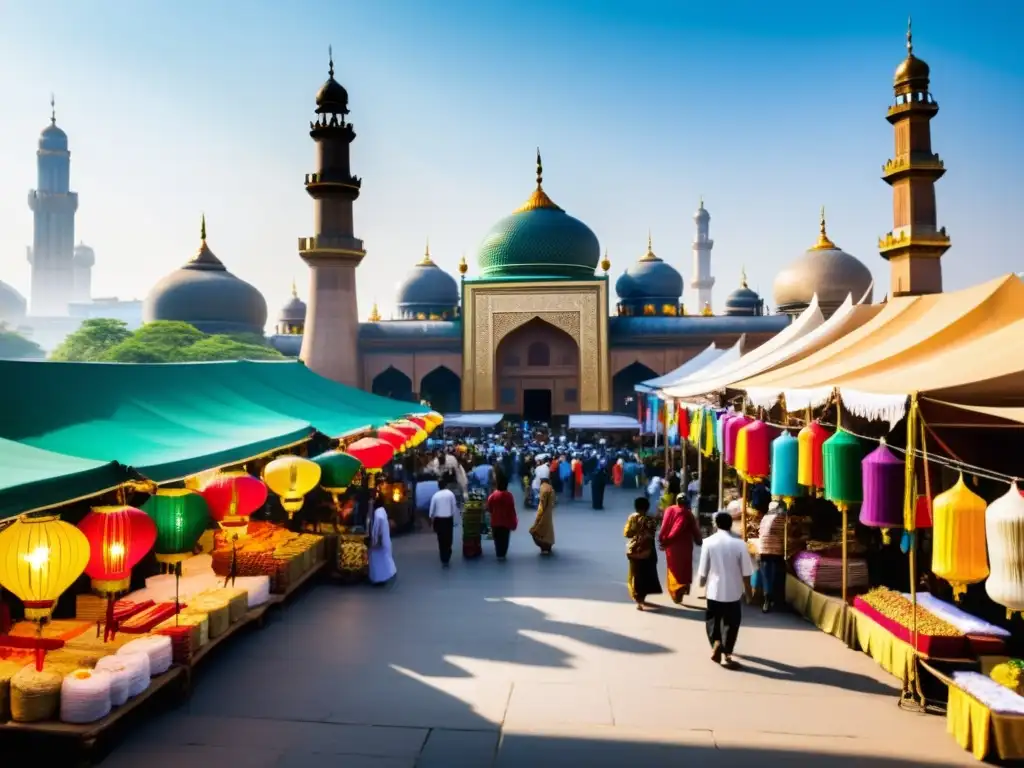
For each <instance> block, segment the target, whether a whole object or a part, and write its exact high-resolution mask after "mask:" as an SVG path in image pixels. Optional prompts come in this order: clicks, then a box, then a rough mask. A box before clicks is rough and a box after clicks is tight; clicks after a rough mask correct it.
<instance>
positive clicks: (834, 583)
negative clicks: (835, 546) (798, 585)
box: [793, 552, 868, 592]
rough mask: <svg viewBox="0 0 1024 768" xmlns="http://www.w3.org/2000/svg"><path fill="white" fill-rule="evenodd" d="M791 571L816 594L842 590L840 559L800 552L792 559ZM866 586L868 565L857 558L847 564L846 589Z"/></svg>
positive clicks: (841, 564) (841, 565) (865, 561)
mask: <svg viewBox="0 0 1024 768" xmlns="http://www.w3.org/2000/svg"><path fill="white" fill-rule="evenodd" d="M793 571H794V573H796V577H797V578H798V579H800V581H802V582H803V583H804V584H806V585H807V586H809V587H810V588H811V589H813V590H815V591H817V592H829V591H838V590H841V589H842V588H843V559H842V557H827V556H825V555H823V554H821V553H820V552H800V553H799V554H798V555H797V556H796V557H794V558H793ZM867 586H868V563H867V560H864V559H863V558H859V557H851V558H849V559H848V562H847V577H846V588H847V589H864V588H865V587H867Z"/></svg>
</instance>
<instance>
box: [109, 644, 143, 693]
mask: <svg viewBox="0 0 1024 768" xmlns="http://www.w3.org/2000/svg"><path fill="white" fill-rule="evenodd" d="M108 659H116V660H117V661H120V662H121V663H123V664H124V665H125V666H127V667H128V676H129V680H130V683H129V685H128V698H132V697H133V696H138V695H139V694H140V693H142V692H143V691H144V690H146V689H147V688H149V656H147V655H146V654H145V653H122V652H121V651H118V653H117V656H104V657H103V658H102V659H100V660H99V661H98V662H96V669H104V668H105V667H106V665H107V664H109V663H110V662H109V661H107V660H108Z"/></svg>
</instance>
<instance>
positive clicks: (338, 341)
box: [299, 53, 366, 386]
mask: <svg viewBox="0 0 1024 768" xmlns="http://www.w3.org/2000/svg"><path fill="white" fill-rule="evenodd" d="M346 115H348V92H347V91H346V90H345V89H344V88H343V87H342V86H341V84H340V83H338V82H337V81H336V80H335V79H334V56H333V53H332V54H331V55H330V63H329V68H328V76H327V82H325V83H324V84H323V85H322V86H321V87H320V90H319V91H318V92H317V95H316V116H317V117H316V120H314V121H313V122H311V123H310V124H309V135H310V136H311V137H312V138H313V141H314V142H316V160H317V170H316V172H315V173H309V174H306V192H307V193H309V196H310V197H312V198H313V201H314V202H313V226H314V230H315V232H316V234H314V235H313V236H312V237H301V238H299V255H300V256H301V257H302V259H303V261H305V262H306V264H308V265H309V274H310V280H309V306H308V308H307V310H306V329H305V333H304V334H303V336H302V352H301V354H300V357H301V358H302V360H303V361H304V362H305V363H306V365H308V366H309V368H310V369H311V370H313V371H316V372H317V373H319V374H320V375H321V376H326V377H327V378H329V379H334V380H335V381H338V382H341V383H342V384H348V385H350V386H358V385H359V311H358V307H357V305H356V267H358V266H359V264H360V262H361V261H362V260H363V257H364V256H365V255H366V252H365V251H364V250H363V241H362V240H359V239H358V238H356V236H355V235H354V234H353V223H352V204H353V203H354V202H355V200H356V198H358V197H359V189H360V187H361V185H362V179H359V178H358V177H356V176H353V175H352V171H351V168H350V165H349V150H350V145H351V144H352V141H353V140H354V139H355V137H356V132H355V131H354V130H353V129H352V124H351V123H349V122H348V121H347V120H346Z"/></svg>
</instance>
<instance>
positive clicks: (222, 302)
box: [142, 219, 267, 335]
mask: <svg viewBox="0 0 1024 768" xmlns="http://www.w3.org/2000/svg"><path fill="white" fill-rule="evenodd" d="M142 319H143V322H146V323H148V322H152V321H154V320H180V321H183V322H186V323H188V324H190V325H193V326H195V327H196V328H198V329H199V330H200V331H203V332H204V333H257V334H260V335H262V334H263V328H264V326H265V325H266V324H267V302H266V300H265V299H264V298H263V295H262V294H261V293H260V292H259V291H258V290H256V289H255V288H254V287H253V286H251V285H249V283H247V282H245V281H244V280H242V279H240V278H238V277H235V276H234V275H233V274H231V273H230V272H228V270H227V268H226V267H225V266H224V264H223V263H222V262H221V260H220V259H218V258H217V257H216V256H215V255H214V254H213V251H211V250H210V248H209V246H208V245H207V244H206V221H205V219H204V220H203V228H202V242H201V243H200V245H199V250H198V251H197V252H196V255H195V256H193V257H192V260H191V261H189V262H188V263H187V264H185V265H184V266H182V267H181V268H179V269H177V270H175V271H174V272H171V273H170V274H169V275H167V276H165V277H164V278H163V279H161V280H160V281H159V282H158V283H157V284H156V285H154V286H153V287H152V288H151V289H150V291H149V295H148V296H146V300H145V301H144V302H143V305H142Z"/></svg>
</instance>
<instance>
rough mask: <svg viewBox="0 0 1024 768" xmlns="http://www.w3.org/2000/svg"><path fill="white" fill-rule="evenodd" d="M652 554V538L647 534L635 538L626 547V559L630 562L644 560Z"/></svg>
mask: <svg viewBox="0 0 1024 768" xmlns="http://www.w3.org/2000/svg"><path fill="white" fill-rule="evenodd" d="M652 552H654V537H653V536H651V535H650V534H649V533H641V534H639V535H638V536H635V537H634V538H632V539H630V540H629V543H628V544H627V545H626V557H627V558H629V559H630V560H646V559H647V558H649V557H650V556H651V553H652Z"/></svg>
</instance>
